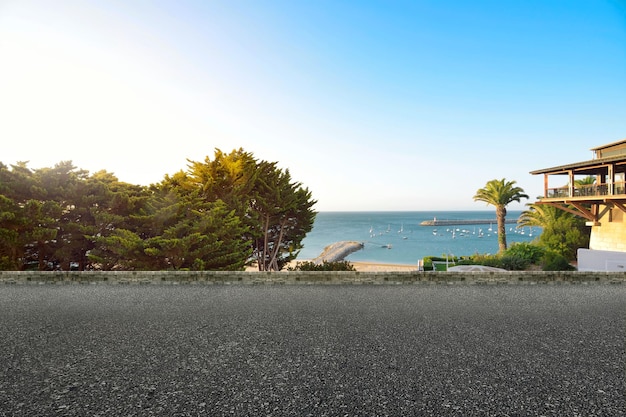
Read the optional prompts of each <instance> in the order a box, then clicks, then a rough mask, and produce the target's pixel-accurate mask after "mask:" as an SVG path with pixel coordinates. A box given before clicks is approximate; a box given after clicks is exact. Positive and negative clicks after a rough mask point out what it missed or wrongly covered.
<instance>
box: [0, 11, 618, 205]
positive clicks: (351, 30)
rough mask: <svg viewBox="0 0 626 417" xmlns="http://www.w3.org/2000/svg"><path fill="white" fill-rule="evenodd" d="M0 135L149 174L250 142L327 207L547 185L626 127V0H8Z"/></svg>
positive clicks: (440, 200) (80, 162) (30, 157)
mask: <svg viewBox="0 0 626 417" xmlns="http://www.w3.org/2000/svg"><path fill="white" fill-rule="evenodd" d="M0 138H1V139H0V140H1V143H2V146H1V149H2V150H1V153H0V161H1V162H3V163H4V164H6V165H10V164H13V163H15V162H16V161H30V163H29V166H30V167H31V168H41V167H48V166H53V165H54V164H56V163H58V162H60V161H64V160H72V161H73V162H74V164H75V165H76V166H78V167H79V168H84V169H87V170H89V171H91V172H95V171H98V170H100V169H106V170H108V171H110V172H113V173H115V174H116V175H117V177H118V178H119V179H120V180H122V181H126V182H130V183H137V184H150V183H156V182H159V181H160V180H161V179H162V178H163V176H164V175H165V174H167V173H169V174H171V173H174V172H176V171H178V170H180V169H185V168H186V166H187V159H191V160H203V159H204V157H205V156H207V155H210V156H212V155H213V152H214V149H215V148H219V149H222V150H223V151H230V150H232V149H236V148H240V147H242V148H244V150H246V151H249V152H252V153H253V154H254V155H255V156H256V157H257V158H259V159H265V160H269V161H278V163H279V166H280V167H281V168H288V169H289V170H290V172H291V174H292V177H293V178H294V179H295V180H297V181H299V182H301V183H303V184H304V185H305V186H307V187H308V188H309V189H310V190H311V191H312V193H313V196H314V198H315V199H317V200H318V204H317V205H316V207H315V208H316V209H317V210H320V211H325V210H456V209H460V210H484V209H489V208H488V207H487V206H485V204H484V203H479V202H474V201H473V199H472V197H473V195H474V194H475V192H476V190H477V189H478V188H481V187H482V186H484V185H485V183H486V182H487V181H489V180H491V179H494V178H507V179H508V180H515V181H517V183H518V185H519V186H521V187H522V188H524V190H525V191H526V192H527V194H529V195H530V196H531V200H532V201H534V200H535V197H536V196H537V195H539V194H541V193H542V192H543V178H542V177H540V176H532V175H530V174H529V171H531V170H536V169H541V168H547V167H551V166H555V165H561V164H565V163H570V162H577V161H582V160H586V159H590V158H591V156H592V154H591V152H590V151H589V148H591V147H594V146H598V145H603V144H606V143H610V142H614V141H617V140H620V139H623V138H626V2H625V1H623V0H622V1H620V0H613V1H611V0H606V1H604V0H580V1H578V0H568V1H563V0H519V1H506V0H493V1H485V0H472V1H465V0H459V1H446V0H432V1H426V0H412V1H391V0H390V1H365V0H363V1H342V0H330V1H323V0H315V1H304V0H301V1H299V0H287V1H263V0H251V1H239V0H220V1H208V0H206V1H181V0H176V1H143V0H142V1H140V0H136V1H133V0H130V1H129V0H123V1H113V0H107V1H100V0H76V1H66V0H57V1H48V0H41V1H31V0H15V1H13V0H8V1H7V0H0ZM552 185H554V186H557V185H558V184H551V186H552ZM510 208H511V209H517V208H523V205H511V206H510Z"/></svg>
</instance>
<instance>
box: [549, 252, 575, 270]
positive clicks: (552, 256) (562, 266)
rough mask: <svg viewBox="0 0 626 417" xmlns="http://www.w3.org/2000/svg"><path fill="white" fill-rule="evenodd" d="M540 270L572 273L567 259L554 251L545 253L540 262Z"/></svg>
mask: <svg viewBox="0 0 626 417" xmlns="http://www.w3.org/2000/svg"><path fill="white" fill-rule="evenodd" d="M541 265H542V269H543V270H544V271H573V270H574V269H576V268H574V267H573V266H572V265H570V263H569V261H568V260H567V258H566V257H565V256H563V255H561V254H560V253H558V252H555V251H547V252H546V253H545V255H544V257H543V259H542V260H541Z"/></svg>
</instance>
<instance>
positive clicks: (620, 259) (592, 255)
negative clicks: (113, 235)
mask: <svg viewBox="0 0 626 417" xmlns="http://www.w3.org/2000/svg"><path fill="white" fill-rule="evenodd" d="M577 258H578V270H579V271H612V272H626V252H617V251H609V250H591V249H583V248H580V249H578V255H577Z"/></svg>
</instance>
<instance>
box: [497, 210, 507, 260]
mask: <svg viewBox="0 0 626 417" xmlns="http://www.w3.org/2000/svg"><path fill="white" fill-rule="evenodd" d="M496 220H497V222H498V252H499V253H502V252H504V251H505V250H506V222H505V221H506V207H504V206H502V207H496Z"/></svg>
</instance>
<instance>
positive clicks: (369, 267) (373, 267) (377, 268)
mask: <svg viewBox="0 0 626 417" xmlns="http://www.w3.org/2000/svg"><path fill="white" fill-rule="evenodd" d="M298 262H310V260H308V259H307V260H298V261H293V262H291V263H290V264H289V266H292V267H295V266H296V264H297V263H298ZM348 262H350V261H348ZM350 263H351V264H352V266H354V269H356V270H357V271H359V272H393V271H417V265H406V264H384V263H374V262H350ZM286 270H287V268H285V269H283V271H286ZM246 271H248V272H254V271H258V269H257V267H256V266H249V267H247V268H246Z"/></svg>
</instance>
